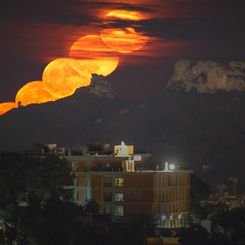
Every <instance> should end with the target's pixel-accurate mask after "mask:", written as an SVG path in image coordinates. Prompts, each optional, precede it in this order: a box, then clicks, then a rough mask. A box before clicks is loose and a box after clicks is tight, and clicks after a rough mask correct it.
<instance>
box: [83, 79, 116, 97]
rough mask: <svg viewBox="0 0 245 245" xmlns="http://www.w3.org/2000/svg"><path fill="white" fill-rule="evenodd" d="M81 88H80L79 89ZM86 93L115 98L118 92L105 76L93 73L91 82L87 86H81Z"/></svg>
mask: <svg viewBox="0 0 245 245" xmlns="http://www.w3.org/2000/svg"><path fill="white" fill-rule="evenodd" d="M79 90H80V89H79ZM81 90H84V91H86V93H88V94H91V95H95V96H97V97H105V98H107V99H114V98H115V97H117V93H116V92H115V91H114V90H113V88H112V87H111V84H110V83H109V82H108V81H107V80H106V79H105V77H103V76H99V75H95V74H94V75H93V77H92V80H91V84H90V85H89V86H88V87H86V88H81Z"/></svg>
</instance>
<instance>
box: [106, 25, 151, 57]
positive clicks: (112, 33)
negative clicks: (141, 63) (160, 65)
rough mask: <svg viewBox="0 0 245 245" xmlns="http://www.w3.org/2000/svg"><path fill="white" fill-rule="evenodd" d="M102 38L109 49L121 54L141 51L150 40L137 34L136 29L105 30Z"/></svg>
mask: <svg viewBox="0 0 245 245" xmlns="http://www.w3.org/2000/svg"><path fill="white" fill-rule="evenodd" d="M101 37H102V39H103V41H104V42H105V44H106V45H107V46H108V47H110V48H111V49H112V50H115V51H117V52H120V53H131V52H133V51H136V50H139V49H141V48H142V47H143V46H144V45H145V43H146V41H147V40H148V37H147V36H144V35H143V34H140V33H137V32H136V31H135V29H134V28H124V29H121V28H108V29H103V30H102V31H101Z"/></svg>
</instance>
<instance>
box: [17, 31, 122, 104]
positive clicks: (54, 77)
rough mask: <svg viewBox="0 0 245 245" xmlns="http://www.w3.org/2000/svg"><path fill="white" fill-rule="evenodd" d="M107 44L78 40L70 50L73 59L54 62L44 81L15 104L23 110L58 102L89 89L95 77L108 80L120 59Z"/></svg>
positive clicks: (93, 38)
mask: <svg viewBox="0 0 245 245" xmlns="http://www.w3.org/2000/svg"><path fill="white" fill-rule="evenodd" d="M111 53H112V51H111V50H110V49H109V48H108V47H107V46H106V45H105V44H104V43H103V41H102V40H101V37H100V36H99V35H87V36H85V37H82V38H80V39H78V40H77V41H76V42H75V43H74V44H73V45H72V47H71V48H70V52H69V56H70V57H71V58H60V59H55V60H53V61H51V62H50V63H49V64H48V65H47V66H46V67H45V69H44V71H43V75H42V81H33V82H29V83H27V84H26V85H24V86H23V87H22V88H21V89H20V90H19V91H18V93H17V95H16V98H15V101H16V103H19V102H21V105H22V106H26V105H29V104H41V103H45V102H49V101H55V100H58V99H61V98H64V97H67V96H70V95H72V94H73V93H74V92H75V91H76V89H78V88H81V87H86V86H89V85H90V83H91V78H92V74H97V75H103V76H107V75H109V74H110V73H112V72H113V71H114V70H115V69H116V68H117V66H118V63H119V58H118V57H117V56H112V55H111Z"/></svg>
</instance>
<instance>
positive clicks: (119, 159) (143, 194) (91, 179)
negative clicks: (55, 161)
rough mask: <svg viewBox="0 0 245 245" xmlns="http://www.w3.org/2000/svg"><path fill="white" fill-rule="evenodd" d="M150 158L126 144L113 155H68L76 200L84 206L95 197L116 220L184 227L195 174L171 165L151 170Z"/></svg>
mask: <svg viewBox="0 0 245 245" xmlns="http://www.w3.org/2000/svg"><path fill="white" fill-rule="evenodd" d="M84 153H85V152H84ZM149 157H150V154H146V153H143V154H135V153H134V147H133V146H127V145H125V144H124V143H123V142H122V143H121V145H118V146H115V147H114V152H111V153H109V152H107V153H106V154H105V153H103V152H100V153H94V154H86V153H85V154H80V155H74V154H72V153H70V154H68V155H66V158H67V159H68V161H69V162H70V164H71V166H72V169H73V171H74V174H75V176H76V178H75V181H74V186H73V187H72V188H73V194H74V201H75V202H76V203H78V204H81V205H83V204H84V203H85V202H86V201H87V200H89V199H91V198H92V199H94V200H96V201H97V203H98V204H99V205H100V207H101V212H102V213H103V214H108V215H111V216H112V218H113V219H114V220H116V221H126V220H131V219H133V218H140V217H142V216H151V217H152V218H154V220H155V222H156V224H157V226H158V227H162V228H178V227H182V226H183V225H185V224H186V221H187V215H188V211H189V204H190V174H191V171H189V170H176V169H175V166H174V165H173V164H169V165H168V164H167V163H166V164H165V168H164V169H163V170H160V169H159V168H157V170H151V169H150V167H149Z"/></svg>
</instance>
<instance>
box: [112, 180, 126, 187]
mask: <svg viewBox="0 0 245 245" xmlns="http://www.w3.org/2000/svg"><path fill="white" fill-rule="evenodd" d="M123 184H124V181H123V178H115V179H114V186H123Z"/></svg>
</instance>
